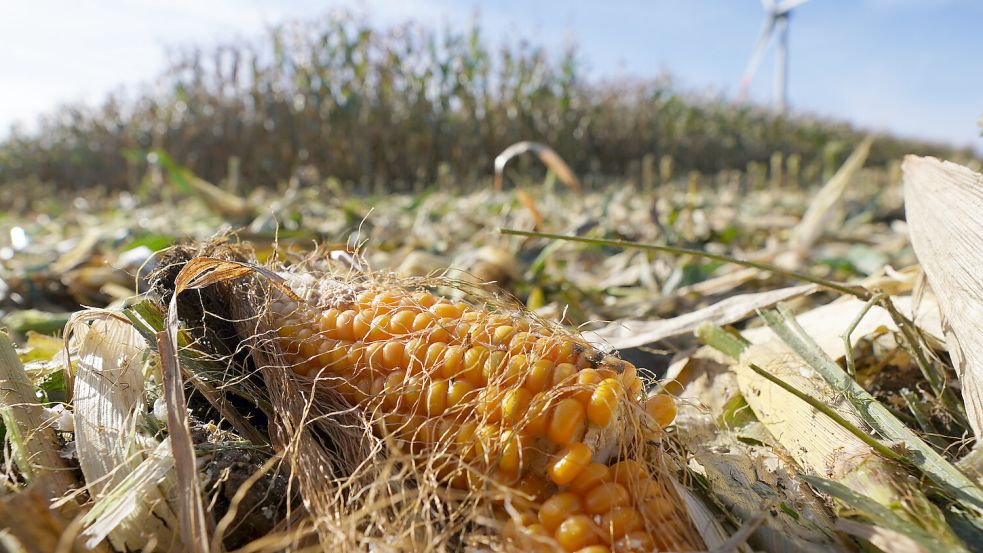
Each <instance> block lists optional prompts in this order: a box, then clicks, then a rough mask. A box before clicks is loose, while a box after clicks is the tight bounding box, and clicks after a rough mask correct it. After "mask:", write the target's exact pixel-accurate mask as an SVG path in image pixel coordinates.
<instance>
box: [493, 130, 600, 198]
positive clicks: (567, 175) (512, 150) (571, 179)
mask: <svg viewBox="0 0 983 553" xmlns="http://www.w3.org/2000/svg"><path fill="white" fill-rule="evenodd" d="M526 152H532V153H534V154H536V156H537V157H538V158H539V160H540V161H541V162H543V165H545V166H546V167H547V169H549V170H550V171H552V172H553V173H555V174H556V176H557V177H559V178H560V180H561V181H563V184H565V185H567V186H569V187H570V188H572V189H574V190H575V191H576V192H580V190H581V189H582V186H581V185H580V180H579V179H577V175H575V174H574V172H573V169H571V168H570V166H569V165H567V162H565V161H563V158H562V157H560V156H559V154H557V153H556V152H554V151H553V149H552V148H550V147H549V146H547V145H545V144H540V143H539V142H528V141H523V142H516V143H515V144H513V145H511V146H509V147H508V148H506V149H505V150H503V151H502V153H500V154H498V156H497V157H496V158H495V190H498V191H501V190H502V187H503V185H504V175H503V173H504V172H505V165H506V164H507V163H508V162H509V160H510V159H512V158H514V157H516V156H519V155H522V154H524V153H526Z"/></svg>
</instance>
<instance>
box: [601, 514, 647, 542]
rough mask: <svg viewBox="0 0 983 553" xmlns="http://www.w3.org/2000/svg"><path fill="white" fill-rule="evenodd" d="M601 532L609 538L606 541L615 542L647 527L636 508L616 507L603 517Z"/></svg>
mask: <svg viewBox="0 0 983 553" xmlns="http://www.w3.org/2000/svg"><path fill="white" fill-rule="evenodd" d="M600 526H601V531H602V532H604V534H605V535H606V536H607V537H608V538H609V539H608V540H605V541H615V540H617V539H618V538H620V537H621V536H624V535H625V534H627V533H628V532H633V531H635V530H639V529H641V528H642V527H644V526H645V520H644V519H643V518H642V514H641V513H639V512H638V510H637V509H635V508H634V507H625V506H622V507H615V508H614V509H611V510H610V511H608V512H607V513H605V514H604V516H603V517H601V525H600Z"/></svg>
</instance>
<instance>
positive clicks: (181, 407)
mask: <svg viewBox="0 0 983 553" xmlns="http://www.w3.org/2000/svg"><path fill="white" fill-rule="evenodd" d="M175 296H176V294H175ZM174 311H176V309H175V310H174ZM175 326H176V325H175ZM174 330H175V332H174V334H176V328H175V329H174ZM174 334H172V333H171V332H169V331H168V330H164V331H162V332H159V333H158V334H157V347H158V348H159V351H160V364H161V373H162V376H163V383H164V399H165V400H166V401H167V431H168V433H169V434H170V438H171V446H172V447H173V449H174V467H175V471H176V473H177V482H178V490H180V491H179V495H180V501H179V507H180V509H179V515H180V519H181V534H182V536H181V537H182V540H183V541H184V544H185V545H186V546H187V547H188V548H190V550H191V551H194V552H195V553H209V551H210V549H209V541H208V528H207V523H206V521H205V507H204V505H203V503H202V498H201V483H200V481H199V479H198V465H197V460H196V457H195V450H194V444H193V443H192V441H191V427H190V426H189V424H188V403H187V401H185V398H184V379H183V378H182V377H181V369H180V367H179V363H180V362H179V361H178V357H177V349H176V347H175V343H176V342H177V337H176V336H175V335H174Z"/></svg>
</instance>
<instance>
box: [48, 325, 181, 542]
mask: <svg viewBox="0 0 983 553" xmlns="http://www.w3.org/2000/svg"><path fill="white" fill-rule="evenodd" d="M86 323H89V324H86ZM66 336H67V337H69V339H70V341H71V342H72V343H73V344H76V345H77V348H78V352H77V356H76V359H77V363H76V364H75V368H76V373H75V378H74V388H73V390H74V394H73V395H74V400H73V406H74V418H75V439H76V445H77V450H78V458H79V465H80V466H81V468H82V473H83V474H84V475H85V480H86V482H87V484H88V487H89V493H90V494H91V495H92V497H93V498H94V499H95V500H96V505H95V506H94V507H93V512H94V513H98V514H99V517H100V518H99V520H98V521H97V520H95V519H94V518H93V517H89V518H87V519H86V521H85V522H86V524H87V525H88V526H89V528H87V529H86V530H85V532H84V533H83V534H84V535H85V537H86V538H87V540H88V542H87V543H88V545H89V547H92V546H93V545H95V544H96V543H98V542H99V541H101V540H102V539H103V538H105V537H106V536H107V534H108V536H109V538H110V541H111V542H112V543H113V545H114V546H115V547H116V548H118V549H122V548H124V547H128V548H131V549H137V548H139V549H142V548H143V547H144V546H145V545H146V544H147V540H148V539H150V537H151V536H153V537H155V538H156V539H157V541H158V543H159V544H160V545H161V547H162V548H163V550H167V549H168V548H169V547H171V546H172V544H176V543H179V541H178V540H177V533H178V532H177V529H178V522H177V515H176V513H175V510H176V509H175V506H174V503H173V496H172V492H173V489H174V481H173V476H172V475H169V474H168V472H167V471H166V470H160V469H159V466H160V465H161V462H162V461H163V460H165V459H166V454H161V453H157V452H155V451H154V450H155V449H158V448H160V447H161V446H160V445H159V444H158V443H157V442H156V441H155V440H154V439H153V438H152V437H151V436H148V435H145V434H143V433H141V432H140V431H139V430H138V423H139V419H140V418H141V417H144V416H146V415H147V406H146V400H145V397H144V377H143V359H144V351H145V348H146V343H145V342H144V340H143V338H142V337H141V336H140V335H139V334H138V333H137V332H136V330H134V329H133V327H132V326H131V325H130V324H129V323H128V322H126V321H125V320H120V319H119V318H118V316H116V315H115V314H112V313H108V312H99V311H83V312H81V313H79V314H77V315H76V316H74V317H73V318H72V320H71V321H70V322H69V324H68V326H67V329H66ZM154 465H157V466H158V469H157V470H155V469H154ZM134 475H144V476H145V477H143V478H140V479H138V480H137V481H134V478H135V477H134ZM134 486H137V487H138V488H139V491H140V493H138V494H134V493H132V492H133V489H132V488H133V487H134ZM106 510H110V511H112V513H113V515H112V516H108V515H105V511H106ZM96 524H97V525H98V526H94V525H96Z"/></svg>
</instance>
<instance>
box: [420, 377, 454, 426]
mask: <svg viewBox="0 0 983 553" xmlns="http://www.w3.org/2000/svg"><path fill="white" fill-rule="evenodd" d="M449 388H450V387H449V386H448V385H447V381H446V380H444V379H442V378H438V379H436V380H434V381H432V382H430V384H429V385H428V386H427V397H426V406H427V416H430V417H437V416H440V415H442V414H444V409H446V408H447V392H448V390H449Z"/></svg>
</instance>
